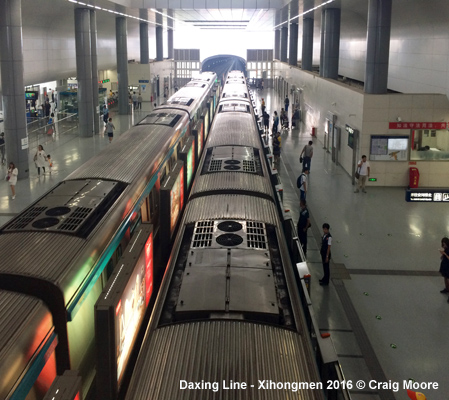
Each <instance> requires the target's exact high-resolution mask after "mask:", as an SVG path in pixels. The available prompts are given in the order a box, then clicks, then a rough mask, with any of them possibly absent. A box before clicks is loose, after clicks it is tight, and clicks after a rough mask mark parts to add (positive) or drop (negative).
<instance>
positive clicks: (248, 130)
mask: <svg viewBox="0 0 449 400" xmlns="http://www.w3.org/2000/svg"><path fill="white" fill-rule="evenodd" d="M225 103H227V102H223V101H222V102H220V104H219V106H218V108H219V110H218V112H217V113H216V114H215V117H214V122H213V124H212V129H214V130H215V132H217V134H215V135H211V136H210V138H209V139H208V141H207V143H206V147H214V146H227V145H229V143H232V144H233V145H237V146H251V147H255V148H261V144H260V139H259V135H258V131H257V128H256V124H255V121H254V115H253V114H252V112H251V111H244V110H246V109H247V108H248V107H250V106H249V104H248V103H247V102H240V101H238V102H229V103H228V104H229V105H230V106H229V107H228V108H227V110H228V111H223V108H222V107H223V105H224V104H225ZM232 104H237V106H236V107H233V106H232ZM236 117H238V118H236Z"/></svg>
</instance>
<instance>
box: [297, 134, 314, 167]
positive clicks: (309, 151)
mask: <svg viewBox="0 0 449 400" xmlns="http://www.w3.org/2000/svg"><path fill="white" fill-rule="evenodd" d="M312 144H313V142H312V141H311V140H309V144H306V145H305V146H304V148H303V149H302V151H301V154H300V156H299V157H302V155H303V154H304V157H303V159H302V169H306V168H307V169H308V170H309V172H310V165H311V164H312V157H313V147H312Z"/></svg>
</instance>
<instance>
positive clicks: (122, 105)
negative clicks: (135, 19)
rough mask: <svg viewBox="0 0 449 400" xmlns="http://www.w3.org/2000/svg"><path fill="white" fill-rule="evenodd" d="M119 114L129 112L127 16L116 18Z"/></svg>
mask: <svg viewBox="0 0 449 400" xmlns="http://www.w3.org/2000/svg"><path fill="white" fill-rule="evenodd" d="M115 33H116V41H117V78H118V110H119V114H121V115H125V114H128V103H129V101H128V44H127V39H128V32H127V25H126V18H125V17H117V18H116V19H115Z"/></svg>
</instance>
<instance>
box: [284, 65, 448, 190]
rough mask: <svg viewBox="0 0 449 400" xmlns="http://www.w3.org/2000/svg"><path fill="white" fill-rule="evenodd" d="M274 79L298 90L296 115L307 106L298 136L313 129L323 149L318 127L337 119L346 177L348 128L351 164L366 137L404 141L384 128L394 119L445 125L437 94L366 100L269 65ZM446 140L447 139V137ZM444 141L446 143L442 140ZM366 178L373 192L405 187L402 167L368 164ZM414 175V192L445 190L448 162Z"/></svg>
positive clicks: (442, 98)
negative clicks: (355, 136)
mask: <svg viewBox="0 0 449 400" xmlns="http://www.w3.org/2000/svg"><path fill="white" fill-rule="evenodd" d="M275 75H277V76H282V77H284V78H285V79H286V80H287V81H288V83H289V85H290V87H291V85H292V84H293V85H295V86H296V87H298V88H301V90H302V94H301V110H302V111H303V112H304V108H305V105H306V104H307V105H308V106H309V107H310V109H311V110H312V111H311V113H310V114H311V115H309V118H306V120H305V121H304V122H305V127H304V125H303V127H302V129H303V131H304V129H305V131H308V132H310V131H311V130H312V126H313V125H314V126H316V127H317V136H318V140H319V141H320V142H321V143H324V126H325V123H326V117H327V116H328V114H329V113H332V114H334V115H336V116H337V122H336V125H337V126H339V127H340V128H341V150H340V152H339V157H338V158H339V163H340V165H341V166H342V168H343V169H344V170H345V171H346V172H347V173H348V174H349V175H351V174H352V168H353V167H352V154H353V153H352V149H351V148H350V147H349V146H348V145H347V143H348V134H347V132H346V131H345V125H346V124H348V125H350V126H351V127H352V128H354V129H358V130H359V131H360V141H359V146H358V148H357V149H356V151H357V159H359V158H360V157H361V155H362V154H366V155H369V154H370V139H371V135H401V136H402V135H405V136H407V135H410V130H409V129H406V130H390V129H389V122H396V119H397V117H401V119H402V121H407V122H441V121H449V100H448V98H447V96H446V95H440V94H385V95H367V94H365V93H363V91H361V90H359V89H354V88H352V87H349V86H347V85H344V84H343V83H340V82H337V81H333V80H330V79H323V78H320V77H319V76H317V75H316V74H314V73H311V72H304V71H301V70H300V69H298V68H292V67H290V66H289V65H287V64H285V63H281V62H276V63H275ZM447 137H449V132H448V135H447ZM447 140H449V139H447ZM370 163H371V175H372V176H373V177H375V178H377V182H369V183H368V184H369V185H375V186H404V187H405V186H407V185H408V172H409V167H410V165H409V162H408V161H372V160H371V161H370ZM416 167H417V168H418V169H419V171H420V186H422V187H447V186H448V185H447V182H449V161H417V162H416Z"/></svg>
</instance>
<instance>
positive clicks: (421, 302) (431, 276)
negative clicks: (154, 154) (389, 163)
mask: <svg viewBox="0 0 449 400" xmlns="http://www.w3.org/2000/svg"><path fill="white" fill-rule="evenodd" d="M256 97H257V98H258V99H260V97H264V98H265V101H266V105H267V110H268V112H269V113H270V115H272V112H273V111H274V110H275V109H277V110H279V109H280V106H281V99H280V98H279V96H277V95H276V94H275V93H274V91H273V90H265V91H263V92H258V93H256ZM282 105H283V104H282ZM275 107H277V108H275ZM151 109H152V105H151V104H150V103H144V104H143V110H142V111H137V112H135V113H134V115H133V116H132V117H131V116H119V115H116V114H115V112H114V110H112V111H111V116H112V118H113V122H114V124H115V126H116V128H117V129H116V132H115V135H116V136H117V135H120V133H123V132H125V131H126V130H127V129H128V128H129V127H130V126H132V124H133V123H134V121H135V122H137V121H139V120H140V119H141V118H142V117H143V116H144V115H145V114H146V112H148V111H150V110H151ZM290 112H291V111H290ZM310 139H311V136H310V133H309V130H306V129H304V126H301V130H294V131H292V132H289V133H288V134H284V135H283V143H282V156H281V161H280V165H279V171H280V174H281V179H282V182H283V186H284V199H285V202H286V208H289V209H290V210H291V212H292V214H293V218H294V220H297V218H298V205H299V193H298V189H296V178H297V176H298V175H299V173H300V163H299V153H300V152H301V150H302V148H303V146H304V145H305V144H306V143H307V142H308V141H309V140H310ZM43 145H44V148H45V150H46V151H47V153H51V155H52V158H53V160H54V164H55V166H54V168H53V172H52V174H51V175H49V174H47V175H45V176H41V177H40V178H39V177H38V176H37V171H36V169H35V168H34V163H33V161H32V159H33V155H34V152H35V149H30V156H29V160H30V169H31V174H30V178H29V179H27V180H21V181H19V182H18V184H17V187H16V191H17V196H16V199H15V200H12V199H11V196H10V189H9V185H8V183H7V182H6V181H4V180H2V181H0V198H1V202H0V224H4V223H5V222H7V221H8V220H9V219H10V218H12V217H13V216H14V215H16V214H17V213H18V212H20V211H21V210H22V209H24V208H25V207H26V206H27V205H28V204H30V203H31V202H32V201H34V200H36V199H38V198H39V197H40V196H41V195H43V194H44V193H45V192H46V191H48V190H49V189H51V188H52V187H53V186H55V185H56V184H57V183H58V182H59V181H60V180H61V179H63V178H65V177H66V176H67V175H69V174H70V172H72V171H74V170H75V169H76V168H78V167H79V166H80V165H82V164H83V163H84V162H86V161H87V160H88V159H89V158H91V157H92V156H93V155H95V154H97V153H98V152H99V151H100V150H101V149H102V148H104V147H105V146H108V145H109V144H108V139H107V137H106V136H103V134H101V135H99V136H98V135H97V136H95V137H93V138H78V136H77V134H76V132H74V133H73V134H68V135H64V136H63V137H60V138H57V140H56V141H51V140H50V141H48V143H44V144H43ZM322 147H323V146H322V143H320V141H318V140H317V139H314V155H313V159H312V165H311V174H310V176H309V187H310V191H309V193H308V195H307V200H308V204H309V210H310V211H311V214H312V223H313V227H312V229H311V230H309V246H308V263H309V268H310V271H311V274H312V277H313V284H312V301H313V306H314V309H315V313H316V316H317V319H318V325H319V327H320V329H321V330H322V331H326V332H330V333H331V337H332V339H333V342H334V345H335V348H336V351H337V353H338V355H339V356H340V362H341V365H342V367H343V371H344V373H345V377H346V379H348V380H352V382H353V383H354V384H355V382H356V381H358V380H364V381H365V382H366V383H368V381H369V380H377V381H386V382H388V381H391V382H393V383H395V382H399V383H400V385H399V386H400V387H399V391H393V390H382V391H377V389H370V388H369V387H368V386H367V387H366V388H365V389H363V390H356V389H353V390H352V391H351V395H352V397H353V399H356V400H378V399H393V398H394V399H396V400H407V399H408V396H407V394H406V391H405V390H404V389H403V381H404V380H408V379H414V380H415V381H417V382H437V383H438V384H439V389H438V390H432V389H421V390H419V391H420V392H423V393H424V394H425V395H426V396H427V399H429V400H447V399H448V398H449V395H448V393H449V378H448V373H447V371H446V365H447V351H448V350H447V347H448V342H449V341H448V335H447V332H449V318H448V316H449V304H448V303H447V302H446V300H447V296H445V295H442V294H440V293H439V291H440V289H441V288H442V287H443V279H442V278H441V277H440V276H439V275H438V272H437V271H438V269H439V263H440V258H439V252H438V249H439V247H440V241H441V238H442V237H443V236H444V235H448V234H449V213H447V211H446V212H444V211H445V210H444V209H443V207H444V205H443V204H411V203H406V202H405V200H404V189H403V188H382V187H373V186H370V187H368V188H367V192H368V193H367V194H364V193H359V194H354V193H353V187H352V185H351V181H350V178H349V176H348V174H347V173H346V172H345V171H343V170H342V168H341V167H337V166H336V165H335V164H334V163H333V162H332V160H331V157H330V155H329V154H328V153H326V152H325V151H324V150H323V149H322ZM371 164H372V165H371V168H372V171H373V174H375V171H376V165H375V163H371ZM5 171H6V168H5V167H2V170H0V173H5ZM324 222H328V223H329V224H330V226H331V233H332V236H333V245H332V259H333V263H337V264H339V266H340V268H342V269H344V267H345V268H346V269H347V270H348V272H349V274H348V275H349V279H335V276H334V280H333V281H332V282H331V284H330V285H329V286H328V287H321V286H319V285H318V279H319V278H320V277H321V276H322V266H321V259H320V255H319V246H318V243H319V241H320V235H321V225H322V224H323V223H324ZM334 267H335V266H334ZM331 275H332V265H331ZM343 275H344V274H343ZM339 276H340V275H339ZM331 277H332V276H331ZM392 345H394V346H392Z"/></svg>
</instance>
